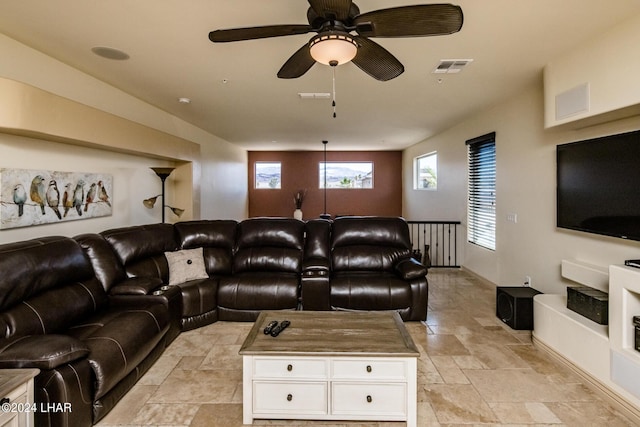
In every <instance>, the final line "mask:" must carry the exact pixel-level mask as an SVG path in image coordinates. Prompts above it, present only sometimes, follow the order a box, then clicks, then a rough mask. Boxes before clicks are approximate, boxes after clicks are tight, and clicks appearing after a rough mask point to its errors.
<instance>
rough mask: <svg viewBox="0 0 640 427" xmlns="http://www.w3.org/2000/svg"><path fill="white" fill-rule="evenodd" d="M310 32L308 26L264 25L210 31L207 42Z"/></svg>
mask: <svg viewBox="0 0 640 427" xmlns="http://www.w3.org/2000/svg"><path fill="white" fill-rule="evenodd" d="M310 31H313V29H312V28H311V26H310V25H266V26H264V27H248V28H232V29H229V30H215V31H211V32H210V33H209V40H211V41H212V42H214V43H226V42H237V41H241V40H253V39H264V38H267V37H281V36H292V35H296V34H306V33H308V32H310Z"/></svg>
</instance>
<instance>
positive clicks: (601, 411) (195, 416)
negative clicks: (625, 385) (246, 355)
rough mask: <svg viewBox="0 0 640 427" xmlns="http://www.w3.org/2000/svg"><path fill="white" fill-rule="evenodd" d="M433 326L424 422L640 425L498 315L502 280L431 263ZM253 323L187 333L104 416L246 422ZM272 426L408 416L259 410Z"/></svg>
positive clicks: (210, 426) (423, 334)
mask: <svg viewBox="0 0 640 427" xmlns="http://www.w3.org/2000/svg"><path fill="white" fill-rule="evenodd" d="M429 283H430V290H429V311H428V319H427V322H426V323H427V326H426V327H425V325H424V324H422V323H419V322H408V323H407V324H406V325H407V328H408V330H409V331H410V333H411V335H412V337H413V339H414V341H415V343H416V345H417V346H418V348H419V349H420V352H421V356H420V359H419V361H418V426H421V427H422V426H456V425H469V424H471V425H492V426H506V425H509V426H515V425H527V426H531V425H536V426H562V425H566V426H631V425H633V424H632V423H631V422H630V421H629V420H628V419H626V418H624V416H622V415H621V414H620V413H618V412H617V411H616V410H615V409H613V408H612V407H611V406H609V405H608V404H607V403H605V402H604V401H602V400H601V399H600V398H599V397H598V396H596V395H595V394H594V393H593V392H591V391H590V390H589V389H588V388H587V387H586V386H585V385H584V384H582V383H581V382H580V379H579V378H578V377H577V376H575V375H574V374H572V373H571V372H570V371H568V370H567V369H566V368H564V367H562V366H559V365H557V364H555V363H554V362H553V361H552V360H551V359H549V358H548V356H546V355H545V354H544V353H541V352H539V351H537V350H536V349H535V348H533V346H532V345H531V334H530V332H527V331H524V332H523V331H513V330H511V329H509V328H508V327H506V326H505V325H503V324H502V323H501V322H499V321H498V320H497V319H496V317H495V287H494V286H493V285H490V284H487V283H485V282H483V281H481V280H478V279H476V278H475V277H473V276H471V275H469V274H468V273H466V272H464V271H461V270H438V269H431V270H430V272H429ZM250 328H251V324H249V323H233V322H218V323H214V324H213V325H209V326H206V327H203V328H200V329H197V330H195V331H190V332H186V333H183V334H181V335H180V336H179V337H178V338H177V339H176V340H175V341H174V342H173V343H172V344H171V345H170V346H169V348H167V350H166V351H165V352H164V354H163V355H162V357H161V358H160V359H159V360H158V361H157V362H156V364H155V365H154V366H153V367H152V368H151V370H150V371H149V372H148V373H147V374H146V375H145V376H144V377H143V378H142V379H141V380H140V381H139V382H138V384H136V385H135V386H134V387H133V389H132V390H131V391H129V393H128V394H127V395H126V396H125V397H124V398H123V399H122V400H121V401H120V402H119V403H118V405H117V406H116V407H115V408H114V409H113V410H112V411H111V412H110V413H109V414H108V415H107V416H106V417H105V418H104V419H103V420H102V421H101V422H100V423H99V424H98V426H100V427H110V426H129V427H133V426H176V427H178V426H179V427H182V426H191V427H196V426H197V427H201V426H202V427H204V426H206V427H218V426H224V427H232V426H241V425H242V361H241V357H240V356H239V355H238V350H239V348H240V345H241V344H242V342H243V340H244V337H245V335H246V334H247V333H248V332H249V329H250ZM254 424H255V425H269V426H278V425H281V426H298V425H319V426H324V427H326V426H333V427H339V426H340V427H342V426H345V427H347V426H349V427H351V426H359V427H364V426H386V427H392V426H394V427H395V426H403V425H405V423H389V422H386V423H362V422H356V423H354V422H331V423H329V422H305V421H267V420H256V421H255V423H254Z"/></svg>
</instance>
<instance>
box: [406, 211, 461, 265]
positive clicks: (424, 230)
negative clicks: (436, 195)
mask: <svg viewBox="0 0 640 427" xmlns="http://www.w3.org/2000/svg"><path fill="white" fill-rule="evenodd" d="M407 223H408V224H409V232H410V234H411V242H412V245H413V257H414V258H416V259H417V260H418V261H420V262H422V263H423V264H425V265H426V266H428V267H433V268H460V266H459V265H458V226H459V225H460V221H407Z"/></svg>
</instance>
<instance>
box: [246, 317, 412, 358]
mask: <svg viewBox="0 0 640 427" xmlns="http://www.w3.org/2000/svg"><path fill="white" fill-rule="evenodd" d="M285 319H286V320H289V321H290V322H291V325H290V326H289V327H287V328H286V329H285V330H283V331H282V332H281V333H280V335H278V336H277V337H272V336H271V335H265V334H264V332H263V330H264V328H265V326H266V325H267V324H268V323H269V322H271V321H272V320H277V321H278V322H281V321H283V320H285ZM240 354H241V355H252V356H255V355H262V356H279V355H294V356H377V357H418V356H419V351H418V349H417V348H416V346H415V344H414V342H413V340H412V339H411V336H410V335H409V332H408V331H407V329H406V328H405V326H404V323H403V321H402V319H401V318H400V315H399V314H398V313H396V312H388V311H384V312H371V311H366V312H344V311H263V312H262V313H260V315H259V316H258V319H257V320H256V322H255V324H254V325H253V328H252V329H251V331H250V332H249V335H248V336H247V338H246V339H245V341H244V343H243V344H242V347H241V348H240Z"/></svg>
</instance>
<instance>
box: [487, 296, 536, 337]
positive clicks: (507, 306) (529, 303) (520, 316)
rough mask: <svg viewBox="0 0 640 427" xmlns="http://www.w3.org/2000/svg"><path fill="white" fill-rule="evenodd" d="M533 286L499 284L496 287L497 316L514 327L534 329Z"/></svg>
mask: <svg viewBox="0 0 640 427" xmlns="http://www.w3.org/2000/svg"><path fill="white" fill-rule="evenodd" d="M539 293H540V292H539V291H536V290H535V289H533V288H526V287H521V286H499V287H498V288H496V316H498V319H500V320H502V321H503V322H504V323H506V324H507V325H509V326H510V327H512V328H513V329H525V330H532V329H533V297H534V296H535V295H537V294H539Z"/></svg>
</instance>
